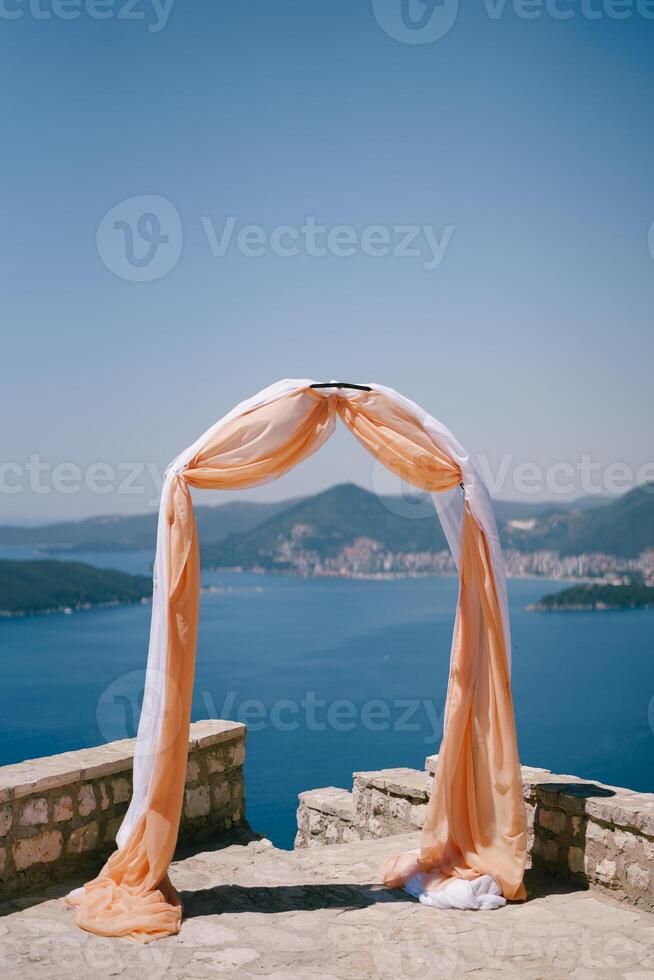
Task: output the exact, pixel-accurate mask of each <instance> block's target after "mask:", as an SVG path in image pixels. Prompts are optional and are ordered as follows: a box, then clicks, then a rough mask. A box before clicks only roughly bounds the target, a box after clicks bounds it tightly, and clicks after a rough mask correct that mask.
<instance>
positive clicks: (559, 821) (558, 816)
mask: <svg viewBox="0 0 654 980" xmlns="http://www.w3.org/2000/svg"><path fill="white" fill-rule="evenodd" d="M538 823H539V824H540V826H541V827H545V829H546V830H551V831H552V833H553V834H562V833H563V831H564V830H565V829H566V827H567V824H568V817H567V816H566V814H565V813H563V811H562V810H546V809H544V808H543V809H541V810H539V812H538Z"/></svg>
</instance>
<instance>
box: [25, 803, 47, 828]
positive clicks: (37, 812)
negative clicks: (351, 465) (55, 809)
mask: <svg viewBox="0 0 654 980" xmlns="http://www.w3.org/2000/svg"><path fill="white" fill-rule="evenodd" d="M47 822H48V801H47V800H46V798H45V796H37V797H35V798H32V799H29V800H28V801H27V803H25V804H24V805H23V808H22V810H21V812H20V823H21V824H22V826H23V827H34V826H36V825H38V824H41V823H47Z"/></svg>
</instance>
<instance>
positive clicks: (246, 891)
mask: <svg viewBox="0 0 654 980" xmlns="http://www.w3.org/2000/svg"><path fill="white" fill-rule="evenodd" d="M180 894H181V897H182V901H183V903H184V918H185V919H193V918H196V917H197V916H202V915H219V914H221V913H226V912H267V913H275V912H302V911H305V912H312V911H316V910H317V909H363V908H368V907H369V906H370V905H377V904H380V903H382V902H383V903H388V902H411V901H412V899H411V898H409V896H408V895H407V894H405V893H404V892H402V891H399V890H395V891H390V890H389V889H387V888H384V887H383V886H382V885H379V884H375V883H369V884H357V885H346V884H341V885H339V884H333V885H330V884H317V885H309V884H307V885H271V886H269V887H267V886H265V885H216V886H215V887H213V888H203V889H199V890H197V891H182V892H181V893H180Z"/></svg>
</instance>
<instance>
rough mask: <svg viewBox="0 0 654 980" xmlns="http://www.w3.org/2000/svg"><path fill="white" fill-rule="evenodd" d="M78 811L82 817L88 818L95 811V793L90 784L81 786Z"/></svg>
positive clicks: (78, 793) (78, 796)
mask: <svg viewBox="0 0 654 980" xmlns="http://www.w3.org/2000/svg"><path fill="white" fill-rule="evenodd" d="M77 802H78V807H77V809H78V811H79V815H80V817H88V815H89V813H93V811H94V810H95V806H96V802H95V791H94V789H93V787H92V786H91V784H90V783H85V784H84V785H83V786H80V788H79V790H78V792H77Z"/></svg>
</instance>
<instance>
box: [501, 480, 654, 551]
mask: <svg viewBox="0 0 654 980" xmlns="http://www.w3.org/2000/svg"><path fill="white" fill-rule="evenodd" d="M502 537H503V543H504V545H505V546H509V547H514V548H518V549H519V550H520V551H538V550H540V549H542V548H544V549H547V550H549V551H558V552H559V554H560V555H579V554H583V553H587V552H590V551H601V552H604V553H605V554H608V555H618V556H619V557H621V558H636V557H637V556H638V555H639V554H640V553H641V552H642V551H644V550H645V549H646V548H654V484H652V483H649V484H646V485H645V486H643V487H637V488H636V489H635V490H630V491H629V493H626V494H624V496H622V497H618V499H617V500H613V501H611V502H610V503H607V504H604V505H603V506H601V507H595V508H593V509H591V510H585V511H561V510H550V511H549V512H546V513H545V514H543V515H541V516H540V517H537V518H536V519H535V525H534V527H533V528H532V529H530V530H520V529H514V528H510V527H505V528H503V534H502Z"/></svg>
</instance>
